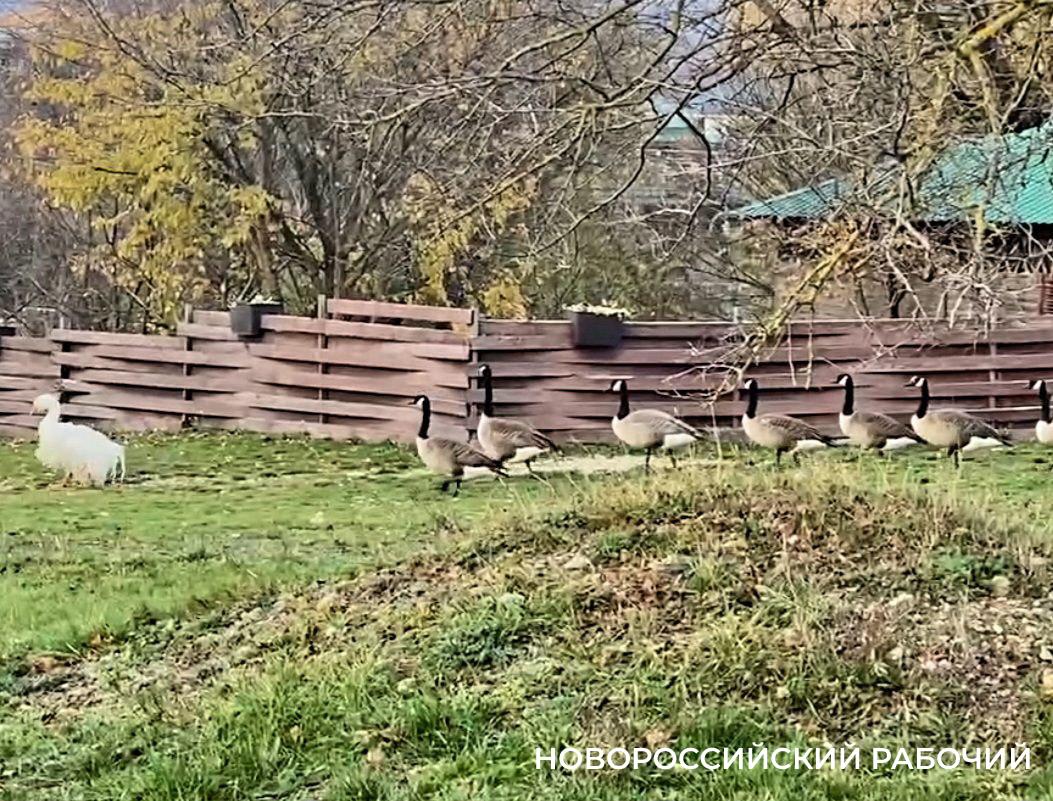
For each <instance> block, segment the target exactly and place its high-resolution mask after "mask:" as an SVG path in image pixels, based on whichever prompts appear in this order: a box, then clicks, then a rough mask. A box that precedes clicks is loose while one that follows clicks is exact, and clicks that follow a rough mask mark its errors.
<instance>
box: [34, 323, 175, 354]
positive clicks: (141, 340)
mask: <svg viewBox="0 0 1053 801" xmlns="http://www.w3.org/2000/svg"><path fill="white" fill-rule="evenodd" d="M51 339H52V340H53V341H55V342H68V343H70V344H78V345H120V346H122V347H130V348H137V349H141V348H159V349H162V350H182V349H183V347H184V346H185V342H184V339H183V337H172V336H163V335H153V334H113V333H110V332H108V331H78V330H76V329H65V328H56V329H55V330H54V331H52V332H51Z"/></svg>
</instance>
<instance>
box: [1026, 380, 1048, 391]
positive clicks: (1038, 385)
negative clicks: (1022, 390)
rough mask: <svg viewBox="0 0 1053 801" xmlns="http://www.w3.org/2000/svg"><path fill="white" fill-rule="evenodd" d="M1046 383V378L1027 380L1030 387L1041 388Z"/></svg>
mask: <svg viewBox="0 0 1053 801" xmlns="http://www.w3.org/2000/svg"><path fill="white" fill-rule="evenodd" d="M1045 385H1046V380H1045V379H1044V378H1032V379H1031V380H1030V381H1028V382H1027V386H1028V389H1037V390H1041V389H1042V388H1043V387H1044V386H1045Z"/></svg>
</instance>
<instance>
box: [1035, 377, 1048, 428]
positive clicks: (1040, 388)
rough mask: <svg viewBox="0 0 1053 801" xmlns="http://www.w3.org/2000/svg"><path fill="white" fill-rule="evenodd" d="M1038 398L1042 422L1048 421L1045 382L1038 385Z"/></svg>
mask: <svg viewBox="0 0 1053 801" xmlns="http://www.w3.org/2000/svg"><path fill="white" fill-rule="evenodd" d="M1038 399H1039V400H1040V401H1042V422H1043V423H1048V422H1050V416H1049V390H1048V389H1046V385H1045V383H1044V382H1043V383H1041V384H1039V385H1038Z"/></svg>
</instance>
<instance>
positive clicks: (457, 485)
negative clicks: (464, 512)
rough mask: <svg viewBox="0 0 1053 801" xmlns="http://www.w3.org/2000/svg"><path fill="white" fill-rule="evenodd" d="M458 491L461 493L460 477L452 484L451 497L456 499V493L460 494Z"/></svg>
mask: <svg viewBox="0 0 1053 801" xmlns="http://www.w3.org/2000/svg"><path fill="white" fill-rule="evenodd" d="M460 491H461V479H460V477H458V478H456V479H455V480H454V483H453V497H454V498H456V497H457V495H458V493H460Z"/></svg>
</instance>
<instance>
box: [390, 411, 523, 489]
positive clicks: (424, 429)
mask: <svg viewBox="0 0 1053 801" xmlns="http://www.w3.org/2000/svg"><path fill="white" fill-rule="evenodd" d="M410 405H411V406H416V407H417V408H418V409H420V410H421V417H420V430H419V431H418V432H417V455H418V456H420V460H421V461H422V462H424V464H425V466H426V467H427V468H428V469H429V470H431V471H432V472H433V473H438V474H439V475H440V476H449V478H447V479H446V480H445V481H443V482H442V488H441V489H442V492H446V488H447V487H449V486H450V484H451V483H453V484H454V490H453V494H454V496H456V495H457V493H458V492H460V490H461V479H462V478H463V476H464V468H466V467H486V468H488V469H489V470H491V471H493V472H494V473H496V474H497V475H499V476H507V475H508V474H507V473H506V472H505V471H504V470H502V469H501V465H500V463H498V462H496V461H494V460H493V459H491V458H490V457H489V456H487V455H486V454H485V453H481V452H480V451H477V450H476V449H475V448H473V447H471V446H470V445H466V444H465V443H463V442H454V441H453V440H452V439H443V438H441V437H429V436H428V426H429V425H430V424H431V400H430V399H429V398H428V396H427V395H418V396H417V397H416V398H414V399H413V400H412V401H410Z"/></svg>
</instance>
